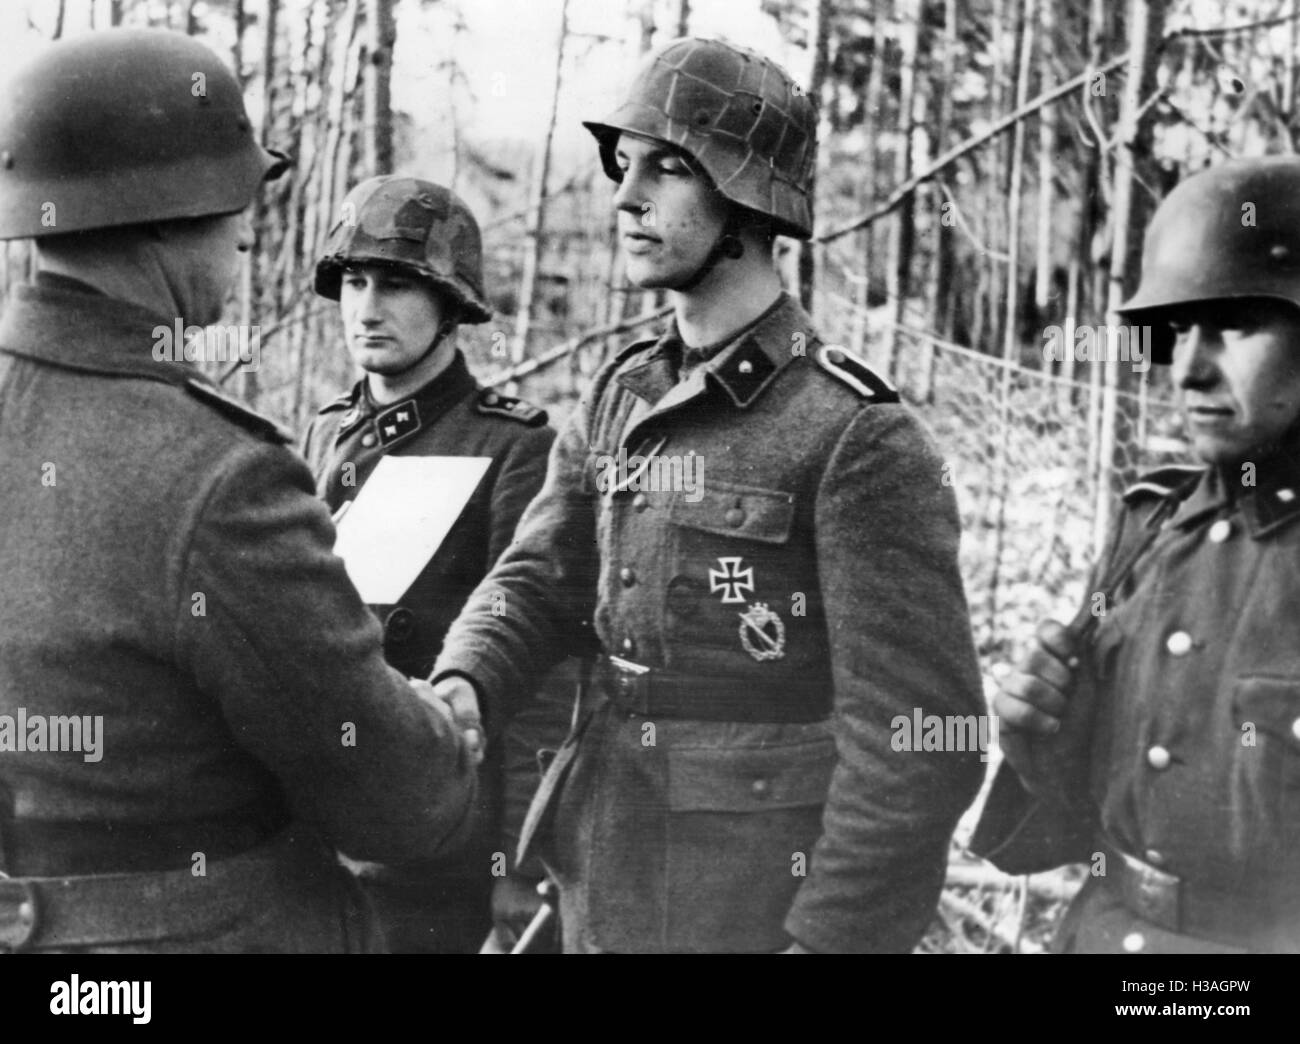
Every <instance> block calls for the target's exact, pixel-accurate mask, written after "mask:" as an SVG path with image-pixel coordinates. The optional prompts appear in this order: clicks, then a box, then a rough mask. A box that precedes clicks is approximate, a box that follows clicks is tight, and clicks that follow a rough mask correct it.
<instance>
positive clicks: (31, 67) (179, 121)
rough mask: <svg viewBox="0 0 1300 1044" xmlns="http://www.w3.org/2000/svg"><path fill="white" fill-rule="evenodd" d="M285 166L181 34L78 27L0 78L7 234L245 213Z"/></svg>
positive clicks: (221, 68)
mask: <svg viewBox="0 0 1300 1044" xmlns="http://www.w3.org/2000/svg"><path fill="white" fill-rule="evenodd" d="M286 166H287V164H286V162H285V159H284V157H283V156H282V155H280V154H277V153H272V152H268V151H267V150H266V149H264V148H262V147H261V146H260V145H259V144H258V142H257V139H256V138H255V137H254V135H253V127H252V124H251V122H250V121H249V119H248V114H247V113H246V112H245V111H244V100H243V96H242V95H241V93H240V90H239V85H238V83H236V82H235V78H234V76H233V75H231V73H230V70H228V69H227V68H226V67H225V65H224V64H222V62H221V60H220V59H219V58H218V57H217V56H216V55H215V54H214V53H213V52H212V51H211V50H209V49H208V48H207V47H205V46H204V45H203V44H201V43H199V42H198V41H197V40H193V39H191V38H190V37H188V36H185V35H184V34H182V33H175V32H169V31H167V30H164V29H105V30H101V31H98V32H90V33H84V34H81V35H78V36H73V37H67V38H65V39H62V40H57V41H55V42H54V43H52V44H51V45H50V46H49V47H47V48H46V49H44V50H43V51H41V53H40V54H39V55H37V56H36V57H35V58H34V59H33V60H31V61H29V62H27V63H26V64H25V65H23V66H22V67H21V68H20V69H19V70H18V71H17V72H16V73H14V74H13V75H12V76H10V77H9V78H8V82H7V83H6V84H5V85H4V86H3V87H0V239H25V238H29V237H36V236H50V235H57V234H60V233H64V232H80V231H84V230H87V229H96V228H111V227H116V226H121V225H134V224H140V223H143V222H150V221H165V220H170V219H175V218H194V217H203V216H206V215H210V214H229V213H234V212H237V211H240V210H243V209H244V208H245V207H246V206H248V204H249V203H250V202H252V200H253V196H254V194H255V193H256V191H257V188H258V186H259V185H260V184H261V183H262V181H263V180H264V179H265V178H267V177H275V176H278V175H279V174H280V173H281V172H282V171H283V170H284V168H285V167H286Z"/></svg>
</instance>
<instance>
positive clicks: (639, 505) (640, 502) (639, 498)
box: [632, 493, 650, 511]
mask: <svg viewBox="0 0 1300 1044" xmlns="http://www.w3.org/2000/svg"><path fill="white" fill-rule="evenodd" d="M632 506H633V507H634V508H636V509H637V510H638V511H644V510H645V509H646V508H648V507H649V506H650V498H649V497H647V496H646V495H645V494H644V493H638V494H637V495H636V496H634V497H633V498H632Z"/></svg>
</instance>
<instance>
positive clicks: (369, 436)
mask: <svg viewBox="0 0 1300 1044" xmlns="http://www.w3.org/2000/svg"><path fill="white" fill-rule="evenodd" d="M374 444H375V435H374V432H370V431H368V432H366V433H365V434H364V435H362V436H361V445H363V446H365V447H366V449H369V448H370V447H371V446H373V445H374Z"/></svg>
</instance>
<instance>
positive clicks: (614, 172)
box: [583, 38, 817, 239]
mask: <svg viewBox="0 0 1300 1044" xmlns="http://www.w3.org/2000/svg"><path fill="white" fill-rule="evenodd" d="M583 126H585V127H586V128H587V129H588V130H590V131H591V133H592V134H594V135H595V136H596V140H597V142H599V144H600V159H601V163H602V165H603V166H604V168H605V173H606V174H608V175H609V176H610V177H611V178H612V179H613V180H615V181H621V180H622V179H623V176H622V172H621V171H620V170H619V169H618V164H617V163H616V162H615V160H614V150H615V147H616V144H617V142H618V136H619V134H620V133H621V132H623V131H629V132H631V133H634V134H640V135H642V136H644V137H647V138H654V139H655V140H657V141H662V142H666V143H667V144H670V145H674V146H676V147H678V148H680V149H683V150H685V151H686V152H688V153H689V154H690V155H691V156H692V157H693V158H694V159H695V161H696V163H698V164H699V165H700V166H701V167H703V168H704V171H705V173H707V174H708V175H709V177H710V178H712V179H713V183H714V185H716V186H717V189H718V191H719V192H720V193H722V195H723V196H725V197H726V198H727V199H729V200H731V202H733V203H737V204H739V205H740V206H742V207H746V208H748V209H749V210H753V211H757V212H758V213H760V214H763V215H766V216H767V217H768V218H770V219H771V223H772V227H773V230H774V231H776V232H779V233H781V234H782V235H787V236H793V237H794V238H796V239H808V238H810V237H811V236H812V201H811V200H810V199H809V196H808V186H809V185H810V184H811V181H812V172H813V163H814V162H815V160H816V157H817V115H816V112H815V111H814V109H813V104H812V102H811V100H810V99H809V98H808V97H807V96H806V94H805V93H804V91H803V90H802V89H801V88H800V87H799V86H798V85H797V84H796V83H795V82H794V80H792V79H791V78H790V75H789V74H788V73H787V72H786V71H785V70H784V69H782V68H781V67H780V66H779V65H777V64H776V63H775V62H773V61H771V60H769V59H767V58H764V57H763V56H762V55H760V54H757V53H756V52H754V51H750V50H746V49H745V48H742V47H735V46H733V45H731V44H726V43H722V42H721V41H719V40H700V39H694V38H688V39H681V40H674V41H672V42H671V43H669V44H666V45H665V46H664V47H662V48H661V49H659V50H658V51H655V52H653V53H651V54H650V55H648V56H647V57H646V59H645V60H644V62H643V63H642V64H641V66H640V68H639V69H638V71H637V73H636V75H635V76H634V77H633V78H632V83H631V86H630V87H629V88H628V92H627V95H626V98H625V100H624V101H623V103H622V104H621V105H620V106H619V107H618V108H617V109H615V110H614V112H613V113H612V114H611V115H610V116H608V117H606V119H604V120H603V121H601V122H599V123H597V122H584V124H583Z"/></svg>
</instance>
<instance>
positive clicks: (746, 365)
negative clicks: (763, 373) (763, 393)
mask: <svg viewBox="0 0 1300 1044" xmlns="http://www.w3.org/2000/svg"><path fill="white" fill-rule="evenodd" d="M736 369H737V370H739V371H740V372H741V373H746V374H748V373H753V372H754V364H753V363H752V362H750V361H749V360H748V359H742V360H741V362H740V365H739V366H737V367H736Z"/></svg>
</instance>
